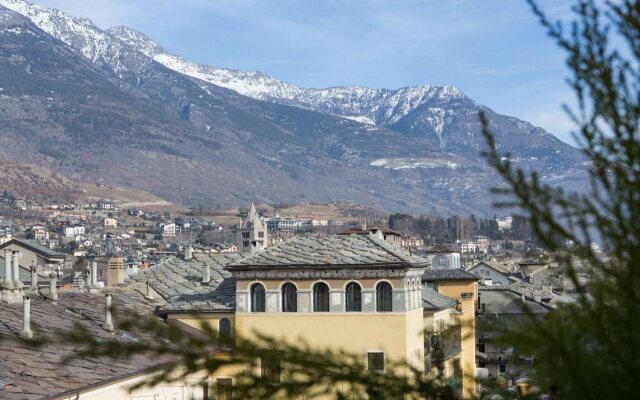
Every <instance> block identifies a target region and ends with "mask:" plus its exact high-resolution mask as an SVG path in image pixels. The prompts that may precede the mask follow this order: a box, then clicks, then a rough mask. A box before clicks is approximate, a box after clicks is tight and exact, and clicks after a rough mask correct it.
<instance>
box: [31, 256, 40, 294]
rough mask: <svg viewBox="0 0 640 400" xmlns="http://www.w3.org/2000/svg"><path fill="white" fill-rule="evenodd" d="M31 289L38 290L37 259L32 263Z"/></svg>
mask: <svg viewBox="0 0 640 400" xmlns="http://www.w3.org/2000/svg"><path fill="white" fill-rule="evenodd" d="M31 289H33V290H35V291H36V292H37V290H38V264H36V260H33V262H32V263H31Z"/></svg>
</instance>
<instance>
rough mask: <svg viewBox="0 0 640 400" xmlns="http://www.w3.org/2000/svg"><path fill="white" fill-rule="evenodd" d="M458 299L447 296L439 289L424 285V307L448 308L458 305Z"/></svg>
mask: <svg viewBox="0 0 640 400" xmlns="http://www.w3.org/2000/svg"><path fill="white" fill-rule="evenodd" d="M456 303H457V301H456V300H455V299H452V298H451V297H447V296H445V295H443V294H440V293H438V292H437V291H435V290H433V289H431V288H429V287H427V286H424V285H423V286H422V307H423V308H424V309H426V310H435V311H439V310H446V309H447V308H452V307H455V306H456Z"/></svg>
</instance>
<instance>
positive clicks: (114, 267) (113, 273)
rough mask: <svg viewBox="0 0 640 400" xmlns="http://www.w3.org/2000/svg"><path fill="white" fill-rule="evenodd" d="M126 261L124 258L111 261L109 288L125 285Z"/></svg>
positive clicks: (108, 275) (108, 279)
mask: <svg viewBox="0 0 640 400" xmlns="http://www.w3.org/2000/svg"><path fill="white" fill-rule="evenodd" d="M124 261H125V259H124V258H119V257H113V258H110V259H109V266H108V269H107V286H110V287H113V286H117V285H120V284H122V283H124Z"/></svg>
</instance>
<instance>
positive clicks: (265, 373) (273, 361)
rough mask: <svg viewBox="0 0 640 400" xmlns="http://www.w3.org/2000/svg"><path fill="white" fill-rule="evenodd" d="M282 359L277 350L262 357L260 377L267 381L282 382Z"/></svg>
mask: <svg viewBox="0 0 640 400" xmlns="http://www.w3.org/2000/svg"><path fill="white" fill-rule="evenodd" d="M281 374H282V361H281V359H280V355H279V353H277V352H271V353H270V354H268V355H266V356H265V357H261V358H260V377H261V378H262V379H264V380H265V381H267V382H271V383H280V379H281V378H280V375H281Z"/></svg>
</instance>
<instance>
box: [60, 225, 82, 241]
mask: <svg viewBox="0 0 640 400" xmlns="http://www.w3.org/2000/svg"><path fill="white" fill-rule="evenodd" d="M62 233H63V235H64V237H66V238H75V237H76V236H82V235H84V234H85V233H86V228H85V227H84V225H69V226H65V227H63V228H62Z"/></svg>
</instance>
